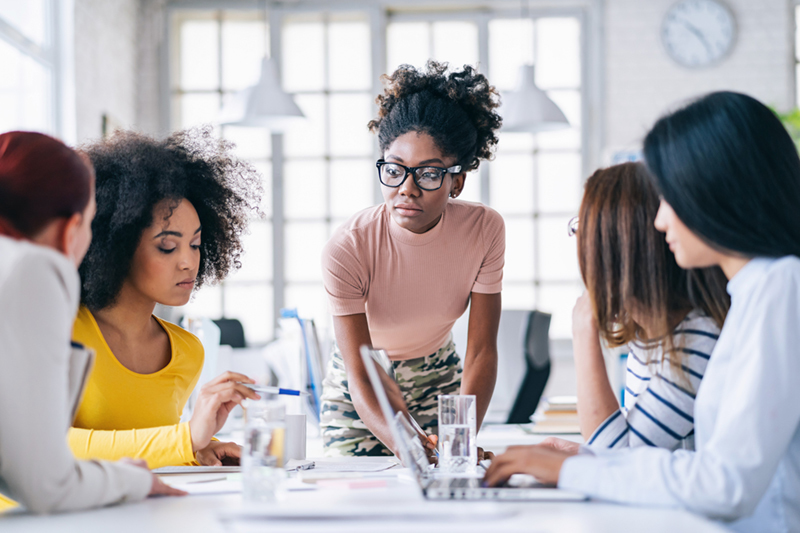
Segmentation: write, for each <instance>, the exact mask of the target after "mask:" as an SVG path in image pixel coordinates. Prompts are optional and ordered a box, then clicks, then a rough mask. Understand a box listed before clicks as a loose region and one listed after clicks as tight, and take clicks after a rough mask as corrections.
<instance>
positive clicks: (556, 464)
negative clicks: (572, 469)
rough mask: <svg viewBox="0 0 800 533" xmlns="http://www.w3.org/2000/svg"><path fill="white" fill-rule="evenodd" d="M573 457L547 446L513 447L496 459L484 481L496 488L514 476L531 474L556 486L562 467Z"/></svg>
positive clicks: (571, 454) (487, 471)
mask: <svg viewBox="0 0 800 533" xmlns="http://www.w3.org/2000/svg"><path fill="white" fill-rule="evenodd" d="M573 455H575V453H570V452H564V451H560V450H554V449H552V448H549V447H546V446H511V447H509V448H508V450H506V453H504V454H501V455H498V456H497V457H495V459H494V460H493V461H492V464H491V466H489V468H487V469H486V475H485V476H484V477H483V480H484V482H485V483H486V484H487V485H488V486H490V487H494V486H497V485H502V484H503V483H505V482H506V481H508V478H510V477H511V476H512V474H530V475H532V476H533V477H535V478H536V479H538V480H539V481H541V482H542V483H546V484H550V485H555V484H557V483H558V475H559V473H560V472H561V465H562V464H564V461H565V460H566V459H567V458H568V457H572V456H573Z"/></svg>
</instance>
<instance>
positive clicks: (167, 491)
mask: <svg viewBox="0 0 800 533" xmlns="http://www.w3.org/2000/svg"><path fill="white" fill-rule="evenodd" d="M119 462H120V463H124V464H126V465H131V466H135V467H138V468H144V469H145V470H147V471H148V472H149V471H150V469H149V468H147V461H145V460H144V459H130V458H127V457H124V458H122V459H120V460H119ZM150 475H151V476H152V478H153V483H152V484H151V485H150V492H149V493H148V494H147V496H186V495H187V494H188V492H184V491H182V490H178V489H176V488H174V487H170V486H169V485H167V484H166V483H164V482H163V481H161V479H159V477H158V476H157V475H155V474H153V473H152V472H151V473H150Z"/></svg>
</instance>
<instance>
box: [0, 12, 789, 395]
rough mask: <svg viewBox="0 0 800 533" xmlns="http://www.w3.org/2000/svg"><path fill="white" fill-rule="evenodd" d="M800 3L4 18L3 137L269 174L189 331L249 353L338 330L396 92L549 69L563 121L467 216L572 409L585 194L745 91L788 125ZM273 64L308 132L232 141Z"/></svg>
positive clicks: (526, 138)
mask: <svg viewBox="0 0 800 533" xmlns="http://www.w3.org/2000/svg"><path fill="white" fill-rule="evenodd" d="M797 3H798V0H758V1H756V0H719V1H717V0H690V1H675V0H529V1H527V0H526V1H523V2H505V1H489V0H461V1H451V0H430V1H426V0H329V1H323V0H286V1H283V2H265V1H251V0H169V1H167V0H25V1H19V0H0V65H2V73H1V74H0V131H6V130H12V129H28V130H39V131H44V132H49V133H51V134H53V135H56V136H58V137H60V138H62V139H64V140H65V141H66V142H67V143H69V144H73V145H80V144H81V143H86V142H91V141H92V140H95V139H98V138H101V137H103V136H105V135H109V134H111V133H112V132H113V131H114V130H115V129H119V128H133V129H136V130H139V131H142V132H145V133H149V134H153V135H164V134H166V133H168V132H170V131H173V130H176V129H181V128H187V127H192V126H197V125H201V124H212V125H214V127H215V131H216V132H217V134H218V135H219V136H220V137H223V138H225V139H229V140H231V141H233V142H234V143H235V144H236V151H237V153H238V154H239V155H240V156H241V157H243V158H246V159H247V160H249V161H251V162H252V163H253V164H254V165H255V166H256V167H257V168H258V169H259V170H260V171H261V173H262V174H263V179H264V188H265V192H266V195H265V198H264V202H263V211H264V213H265V214H266V216H265V218H262V219H258V220H254V221H253V223H252V231H251V233H250V235H248V237H247V241H246V255H245V256H244V258H243V261H242V268H241V270H239V271H238V272H236V273H235V274H233V275H232V276H230V277H229V279H227V280H226V281H225V282H224V283H222V284H220V285H218V286H216V287H206V288H204V289H202V291H200V292H199V293H198V294H196V296H195V297H194V299H193V301H192V302H191V303H190V304H189V305H188V306H187V308H186V309H182V310H179V311H178V315H183V314H190V315H195V316H207V317H210V318H222V317H225V318H232V319H238V320H239V321H240V322H241V324H242V325H243V327H244V332H245V338H246V343H247V345H248V346H251V347H252V346H259V345H263V344H265V343H267V342H269V341H271V340H272V339H273V338H274V337H275V334H276V324H277V319H278V316H279V311H280V309H282V308H287V307H288V308H297V309H298V310H299V313H300V315H301V316H303V317H305V318H313V319H314V320H315V322H316V324H317V326H318V328H319V329H320V330H321V331H323V332H325V331H326V330H327V329H328V328H329V325H330V317H329V316H328V313H327V302H326V295H325V292H324V290H323V288H322V282H321V273H320V252H321V249H322V247H323V245H324V243H325V242H326V240H327V239H328V238H329V236H330V235H331V233H332V231H333V230H334V229H335V228H336V227H337V226H338V225H339V224H340V223H342V222H343V221H344V220H346V219H347V218H348V217H349V216H350V215H352V214H353V213H355V212H356V211H358V210H360V209H363V208H365V207H368V206H370V205H374V204H376V203H378V202H380V192H379V190H378V187H377V185H378V182H377V180H376V176H375V170H374V161H375V159H377V158H378V157H379V154H378V150H377V142H376V139H375V138H374V137H373V136H372V135H371V134H370V133H369V132H368V131H367V128H366V124H367V122H368V121H369V120H370V119H371V118H372V117H373V116H374V114H375V112H376V106H375V104H374V99H375V96H376V95H377V94H379V93H380V92H381V82H380V76H381V75H382V74H384V73H387V72H391V71H392V70H394V68H395V67H397V66H398V65H400V64H403V63H408V64H412V65H415V66H423V65H424V63H425V61H426V60H427V59H429V58H432V59H436V60H438V61H446V62H448V63H449V64H450V65H451V67H453V68H460V67H462V66H463V65H465V64H469V65H473V66H476V67H477V68H478V69H479V70H480V71H481V72H483V73H485V74H486V75H487V76H488V77H489V80H490V82H491V83H492V84H494V85H495V86H496V87H497V88H498V89H499V90H500V92H501V95H503V94H507V93H509V92H510V91H514V90H515V88H516V87H517V84H518V75H519V69H520V67H521V66H522V65H533V66H534V67H535V84H536V85H537V86H538V87H539V88H540V89H542V90H544V91H545V93H546V94H547V96H549V98H550V99H551V100H552V101H553V102H555V103H556V104H557V105H558V107H559V108H560V109H561V111H563V113H564V115H565V117H566V119H567V121H568V124H564V127H562V128H560V129H557V130H552V131H540V132H534V131H529V132H526V131H523V132H508V131H505V132H502V133H501V135H500V143H499V146H498V150H497V155H496V158H495V160H494V161H492V162H490V163H488V164H482V165H481V167H480V169H479V170H478V171H476V172H474V173H472V174H469V175H468V178H467V185H466V189H465V192H464V194H463V196H462V198H464V199H467V200H472V201H477V202H483V203H485V204H488V205H490V206H492V207H493V208H495V209H496V210H498V211H499V212H500V213H501V214H502V215H503V217H504V218H505V221H506V228H507V249H506V269H505V282H504V290H503V305H504V307H505V308H507V309H530V310H533V309H537V310H540V311H544V312H547V313H551V314H552V323H551V326H550V339H551V351H552V357H553V359H554V361H556V363H557V364H556V365H555V366H556V369H557V370H558V369H559V368H560V369H562V370H561V371H559V372H555V373H554V375H553V379H555V383H556V385H555V386H556V389H557V390H558V391H559V392H570V391H571V389H570V387H572V386H573V385H571V381H570V377H569V376H570V373H569V365H570V363H571V357H570V352H571V343H570V336H571V326H570V318H571V309H572V306H573V304H574V302H575V300H576V298H577V297H578V296H579V295H580V293H581V291H582V284H581V281H580V276H579V272H578V266H577V260H576V254H575V242H574V240H573V239H571V238H570V237H568V235H567V230H566V227H567V221H568V220H569V219H570V218H571V217H572V216H574V215H575V214H576V211H577V209H578V205H579V202H580V199H581V192H582V182H583V180H584V179H585V178H586V177H587V176H589V175H590V174H591V173H592V172H593V171H594V169H596V168H597V167H599V166H603V165H608V164H611V163H615V162H620V161H624V160H631V159H636V158H638V157H639V154H640V152H639V149H640V143H641V140H642V136H643V134H644V133H645V132H646V131H647V129H648V128H649V126H651V125H652V123H653V122H654V121H655V119H656V118H658V116H659V115H661V114H662V113H664V112H665V111H667V110H669V109H671V108H674V107H675V106H678V105H680V104H681V103H682V102H685V101H686V99H688V98H691V97H693V96H697V95H700V94H703V93H706V92H708V91H712V90H718V89H729V90H736V91H741V92H745V93H748V94H750V95H752V96H755V97H756V98H758V99H760V100H762V101H763V102H765V103H767V104H768V105H771V106H773V107H774V108H775V109H776V110H777V111H779V112H781V113H784V114H785V116H786V117H788V118H787V120H789V119H790V118H791V117H792V115H791V112H792V110H793V109H794V108H795V106H796V105H797V98H798V97H797V81H796V77H797V72H798V68H797V64H798V63H797V61H798V60H797V58H798V44H797V43H798V40H797V38H796V33H797V31H796V26H797V24H796V19H797V14H796V13H797V7H796V4H797ZM264 57H269V58H272V59H273V60H274V64H275V65H277V73H278V76H279V79H280V83H281V86H282V88H283V90H284V91H285V92H286V93H288V94H289V95H291V96H292V97H293V98H294V101H295V102H296V103H297V105H298V106H299V107H300V109H301V110H302V112H303V114H304V115H305V119H304V120H302V121H298V122H297V124H295V125H294V126H293V127H291V128H288V129H286V130H285V132H283V133H276V132H275V131H271V130H269V129H267V128H252V127H243V126H236V125H220V119H219V114H220V110H221V108H222V106H223V105H225V104H226V102H228V101H229V99H230V98H232V95H234V93H236V91H239V90H241V89H244V88H247V87H250V86H253V85H254V84H256V83H257V82H258V80H259V75H260V72H261V61H262V58H264ZM559 361H560V363H559ZM559 376H561V377H559ZM559 380H561V381H560V382H559ZM559 383H560V385H559ZM559 387H560V388H559Z"/></svg>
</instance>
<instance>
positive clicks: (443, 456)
mask: <svg viewBox="0 0 800 533" xmlns="http://www.w3.org/2000/svg"><path fill="white" fill-rule="evenodd" d="M477 433H478V431H477V427H476V417H475V396H474V395H472V394H467V395H442V396H439V448H440V450H441V453H440V454H439V468H440V470H441V471H442V472H445V473H452V474H460V473H474V472H476V471H477V465H478V446H477V443H476V438H477Z"/></svg>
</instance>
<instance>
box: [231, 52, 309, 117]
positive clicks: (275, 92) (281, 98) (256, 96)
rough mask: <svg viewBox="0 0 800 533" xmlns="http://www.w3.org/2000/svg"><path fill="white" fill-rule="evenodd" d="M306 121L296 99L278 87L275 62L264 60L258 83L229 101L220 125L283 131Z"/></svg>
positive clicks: (232, 96) (233, 96)
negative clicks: (303, 120)
mask: <svg viewBox="0 0 800 533" xmlns="http://www.w3.org/2000/svg"><path fill="white" fill-rule="evenodd" d="M304 117H305V115H303V112H302V111H300V108H299V107H297V104H296V103H295V102H294V99H292V97H291V96H289V95H288V94H286V93H285V92H284V91H283V89H282V88H281V86H280V84H279V83H278V69H277V67H276V65H275V61H274V60H272V59H268V58H264V60H263V62H262V63H261V78H259V80H258V83H257V84H255V85H253V86H252V87H248V88H247V89H243V90H241V91H239V92H237V93H235V94H233V95H231V96H230V97H229V98H227V99H226V101H225V103H224V105H223V107H222V111H220V114H219V121H220V124H224V125H231V126H252V127H263V128H269V129H270V130H272V131H283V130H285V129H286V128H287V127H290V126H291V125H292V124H294V123H297V122H299V121H301V120H302V119H303V118H304Z"/></svg>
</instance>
